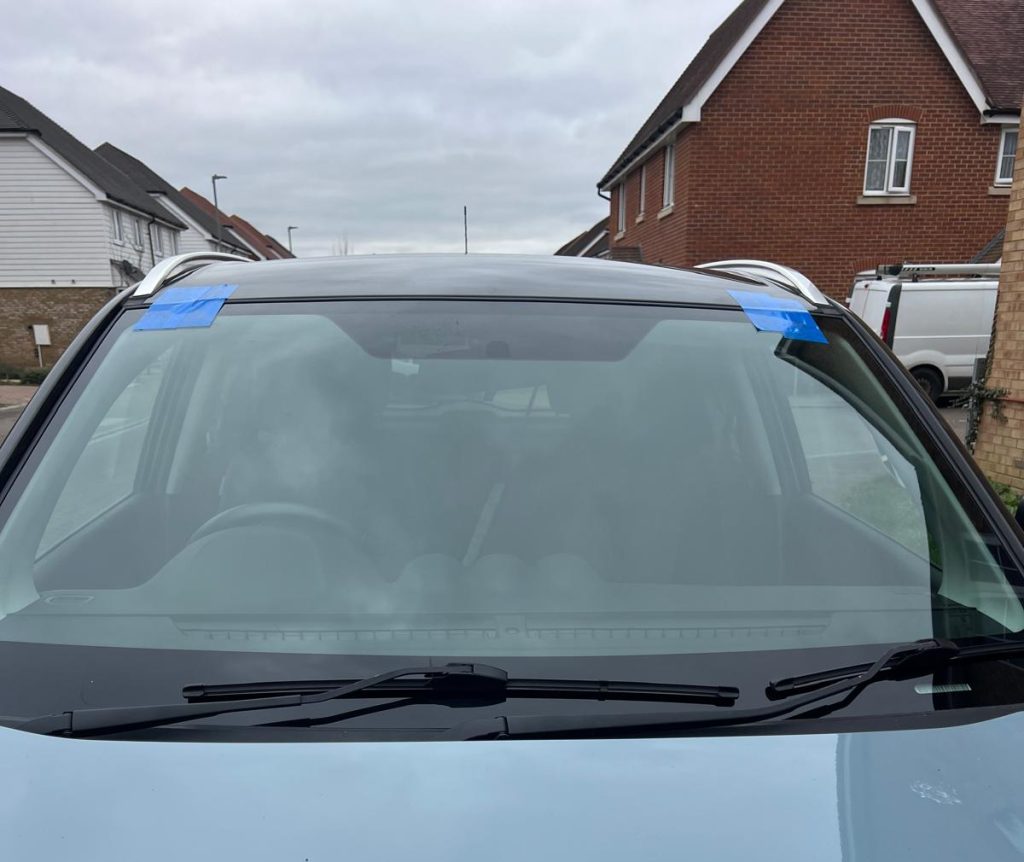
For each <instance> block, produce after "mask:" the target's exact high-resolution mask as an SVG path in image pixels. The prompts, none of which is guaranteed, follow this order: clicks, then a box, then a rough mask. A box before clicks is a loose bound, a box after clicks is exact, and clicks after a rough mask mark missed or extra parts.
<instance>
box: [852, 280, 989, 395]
mask: <svg viewBox="0 0 1024 862" xmlns="http://www.w3.org/2000/svg"><path fill="white" fill-rule="evenodd" d="M896 284H900V285H902V292H901V296H900V301H899V308H898V313H897V314H896V332H895V336H894V338H893V342H892V344H893V352H894V353H895V354H896V356H898V357H899V359H900V361H901V362H902V363H903V364H904V365H905V366H906V367H907V368H908V369H909V370H910V372H911V374H913V375H914V377H915V379H916V380H917V382H918V383H919V384H920V385H921V388H922V389H924V390H925V392H927V393H928V394H929V395H930V396H931V397H932V398H933V399H935V398H938V397H939V396H940V395H942V394H944V393H946V392H950V391H955V390H957V389H963V388H964V387H966V386H967V385H968V384H969V383H970V382H971V378H972V375H973V372H974V363H975V360H977V359H979V358H983V357H984V356H985V355H986V354H987V353H988V343H989V338H990V336H991V333H992V316H993V314H994V313H995V307H996V288H997V287H998V284H999V264H998V263H978V264H902V265H896V266H892V267H884V266H880V267H879V268H878V269H877V270H876V271H875V272H870V271H868V272H862V273H860V274H859V275H858V276H857V279H856V280H855V281H854V283H853V292H852V294H851V295H850V299H849V300H848V304H849V306H850V309H851V310H852V311H853V312H854V313H855V314H857V315H858V316H859V317H860V318H861V319H862V320H863V321H864V322H865V323H867V324H868V326H870V327H871V328H872V329H873V330H874V331H875V332H877V333H878V334H879V335H880V336H881V337H882V338H883V339H884V338H885V337H886V335H887V334H888V332H887V330H888V328H889V320H890V316H889V315H888V314H887V313H886V306H887V303H888V299H889V291H890V290H891V289H892V287H893V286H894V285H896Z"/></svg>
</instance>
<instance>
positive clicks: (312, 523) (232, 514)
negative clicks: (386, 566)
mask: <svg viewBox="0 0 1024 862" xmlns="http://www.w3.org/2000/svg"><path fill="white" fill-rule="evenodd" d="M289 524H295V525H302V526H306V527H315V528H316V529H318V530H326V531H328V532H331V533H340V534H342V535H343V536H344V537H345V538H348V539H351V538H352V536H353V532H354V531H353V530H352V525H351V524H349V523H348V522H347V521H342V520H341V519H340V518H336V517H335V516H334V515H330V514H328V513H327V512H324V511H323V510H321V509H316V508H314V507H313V506H306V505H303V504H302V503H243V504H242V505H240V506H232V507H231V508H230V509H225V510H224V511H223V512H218V513H217V514H216V515H214V516H213V517H212V518H210V520H208V521H207V522H206V523H205V524H203V525H202V526H201V527H200V528H199V529H198V530H196V531H195V532H194V533H193V534H192V536H191V538H190V539H189V540H188V541H189V544H191V543H192V542H197V541H199V540H200V539H202V538H205V537H206V536H210V535H213V534H214V533H219V532H221V531H222V530H231V529H234V528H235V527H252V526H271V525H272V526H275V527H276V526H284V525H289Z"/></svg>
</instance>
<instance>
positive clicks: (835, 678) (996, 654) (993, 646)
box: [765, 641, 1024, 700]
mask: <svg viewBox="0 0 1024 862" xmlns="http://www.w3.org/2000/svg"><path fill="white" fill-rule="evenodd" d="M1021 654H1024V641H1000V642H997V643H986V644H979V645H976V646H964V647H958V646H956V644H953V643H952V642H948V649H947V653H946V654H945V655H944V656H943V657H942V660H943V661H949V662H951V663H956V662H961V661H971V660H981V659H986V658H1003V657H1006V656H1012V655H1021ZM936 658H937V656H936ZM929 661H934V659H930V660H929ZM940 664H941V662H940ZM932 666H934V665H932ZM870 668H871V664H870V663H865V664H855V665H847V666H846V667H834V668H829V669H828V670H819V671H815V672H814V673H806V674H801V675H800V676H791V677H787V678H785V679H779V680H775V681H774V682H770V683H768V685H767V687H766V688H765V694H767V695H768V698H769V699H770V700H781V699H783V698H788V697H791V696H792V695H794V694H799V693H800V692H805V691H814V690H815V689H819V688H821V687H822V686H826V685H829V684H831V683H834V682H840V681H842V680H845V679H852V678H853V677H857V676H860V675H862V674H864V673H866V672H867V671H868V670H869V669H870ZM884 670H885V673H886V679H912V678H913V677H914V676H921V674H922V673H924V672H927V671H918V670H917V668H916V666H915V663H914V662H901V661H897V662H896V663H895V664H892V665H891V666H890V667H887V668H884Z"/></svg>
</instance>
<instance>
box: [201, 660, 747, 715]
mask: <svg viewBox="0 0 1024 862" xmlns="http://www.w3.org/2000/svg"><path fill="white" fill-rule="evenodd" d="M477 667H481V665H477ZM463 679H464V678H463V677H452V676H447V675H445V676H440V675H436V674H435V675H433V676H425V677H423V678H421V679H390V680H386V681H384V682H380V683H376V684H374V685H373V686H372V687H370V688H368V689H360V690H359V697H361V698H367V697H380V698H391V697H402V698H409V697H416V696H417V695H426V696H433V695H438V694H440V695H449V694H458V693H459V692H458V690H457V689H458V688H459V687H460V686H459V684H460V681H461V680H463ZM354 682H357V680H351V679H334V680H286V681H282V682H242V683H229V684H226V685H208V684H203V685H189V686H186V687H185V688H184V689H182V695H183V696H184V697H185V698H187V699H188V700H189V701H190V702H192V703H198V702H207V703H210V702H216V701H229V700H237V699H239V698H246V697H252V696H257V695H262V696H266V695H283V694H315V693H319V692H324V691H329V690H331V689H336V688H340V687H342V686H347V685H350V684H352V683H354ZM473 693H474V694H481V693H483V694H487V693H490V694H494V695H499V696H501V697H502V698H503V699H504V698H507V697H515V698H546V697H550V698H558V699H572V698H578V699H581V700H647V701H672V702H686V703H708V704H713V705H721V706H730V705H732V704H733V703H734V702H735V701H736V699H737V698H738V697H739V694H740V692H739V689H738V688H735V687H733V686H722V685H717V686H711V685H686V684H677V683H662V682H623V681H616V680H607V681H605V680H589V679H552V678H548V677H544V678H538V679H527V678H517V677H507V678H506V679H505V680H504V684H502V685H500V686H494V687H493V690H492V691H490V692H481V691H480V687H479V686H474V691H473Z"/></svg>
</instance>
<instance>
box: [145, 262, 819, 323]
mask: <svg viewBox="0 0 1024 862" xmlns="http://www.w3.org/2000/svg"><path fill="white" fill-rule="evenodd" d="M219 284H232V285H236V288H235V291H234V293H233V294H232V297H231V300H230V301H232V302H236V301H246V300H282V299H285V300H287V299H307V298H328V297H340V298H356V297H364V298H368V297H373V298H387V297H403V298H405V297H408V298H419V297H423V298H431V297H464V298H470V297H473V298H486V299H546V300H552V299H564V300H597V301H611V302H614V301H621V302H652V303H673V304H675V303H680V304H686V305H717V306H722V305H725V306H734V307H738V305H739V303H737V302H736V300H735V299H734V298H733V297H732V296H731V295H730V294H729V293H728V290H729V289H730V288H733V289H740V290H746V291H753V292H756V293H763V294H765V295H768V296H778V297H787V298H789V299H793V300H796V301H798V302H800V303H801V305H803V306H805V307H806V308H807V309H808V310H810V309H812V308H814V306H812V305H811V304H810V303H807V302H806V301H805V300H804V299H802V298H801V297H800V296H799V295H798V294H796V293H793V292H790V291H789V290H787V289H785V288H783V287H781V286H779V285H774V284H765V283H762V282H760V281H756V280H753V279H749V278H744V277H742V276H739V275H733V274H731V273H722V272H710V271H706V270H693V269H674V268H669V267H662V266H647V265H644V264H635V263H620V262H616V261H609V260H597V259H593V258H571V257H555V256H540V255H537V256H530V255H488V254H470V255H465V254H408V255H365V256H349V257H333V258H331V257H322V258H304V259H295V260H272V261H257V262H252V263H246V262H238V263H235V262H231V261H229V262H223V263H221V262H218V263H213V264H209V265H206V266H203V267H201V268H199V269H196V270H193V271H192V272H190V273H188V274H187V275H186V276H184V277H183V278H180V279H178V280H177V281H175V282H174V285H175V286H203V285H219ZM156 295H159V293H157V294H156Z"/></svg>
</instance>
